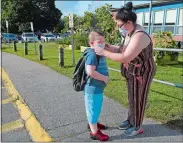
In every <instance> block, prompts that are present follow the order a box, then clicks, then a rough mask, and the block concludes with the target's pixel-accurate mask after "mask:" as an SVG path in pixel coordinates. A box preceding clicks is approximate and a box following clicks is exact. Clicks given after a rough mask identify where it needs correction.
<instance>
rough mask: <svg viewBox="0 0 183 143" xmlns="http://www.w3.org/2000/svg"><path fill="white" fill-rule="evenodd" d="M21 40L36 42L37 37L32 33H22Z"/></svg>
mask: <svg viewBox="0 0 183 143" xmlns="http://www.w3.org/2000/svg"><path fill="white" fill-rule="evenodd" d="M22 40H23V42H34V41H35V42H38V41H39V40H38V37H37V36H36V35H35V34H34V33H33V32H30V33H22Z"/></svg>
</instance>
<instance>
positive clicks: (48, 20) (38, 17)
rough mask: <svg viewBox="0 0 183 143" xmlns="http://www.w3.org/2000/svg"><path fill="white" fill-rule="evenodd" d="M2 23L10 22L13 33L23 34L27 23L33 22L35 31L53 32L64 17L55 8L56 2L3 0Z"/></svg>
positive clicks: (49, 0)
mask: <svg viewBox="0 0 183 143" xmlns="http://www.w3.org/2000/svg"><path fill="white" fill-rule="evenodd" d="M2 7H3V9H2V22H4V21H5V20H8V21H9V23H10V26H9V29H10V31H11V32H15V33H17V32H18V30H19V32H23V31H25V30H29V29H27V28H28V26H27V23H30V22H33V24H34V30H35V31H38V30H46V29H47V30H53V28H54V27H55V26H56V25H57V24H58V22H59V19H60V17H61V15H62V13H61V12H60V10H58V9H57V8H56V7H55V0H23V1H22V0H2Z"/></svg>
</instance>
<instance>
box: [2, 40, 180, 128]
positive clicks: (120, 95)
mask: <svg viewBox="0 0 183 143" xmlns="http://www.w3.org/2000/svg"><path fill="white" fill-rule="evenodd" d="M36 46H37V47H38V43H37V44H36ZM12 47H13V45H11V48H8V45H5V44H3V45H2V51H3V52H8V53H12V54H16V55H19V56H21V57H24V58H27V59H30V60H33V61H36V62H39V63H40V64H43V65H46V66H48V67H50V68H52V69H54V70H56V71H57V72H59V73H61V74H64V75H66V76H69V77H72V72H73V70H74V67H73V66H72V51H70V50H65V51H64V54H65V55H64V61H65V67H64V68H61V67H59V66H58V45H57V44H55V43H43V53H44V60H42V61H39V59H38V55H35V53H34V44H28V47H29V55H27V56H25V55H24V52H23V44H17V47H18V48H17V49H18V51H17V52H14V51H13V48H12ZM80 56H81V52H80V51H79V50H76V51H75V58H76V61H77V60H78V59H79V57H80ZM119 65H120V64H119V63H115V62H112V61H110V60H108V66H109V67H112V68H116V69H119V67H120V66H119ZM182 68H183V65H180V64H174V65H166V66H158V67H157V73H156V76H155V79H159V80H164V81H170V82H173V83H179V84H183V73H182ZM110 79H111V81H110V83H109V85H108V86H107V88H106V89H105V95H106V96H108V97H110V98H112V99H114V100H115V101H117V102H119V103H120V104H122V105H124V106H125V107H128V101H127V88H126V82H125V79H124V78H123V77H121V74H120V73H118V72H115V71H110ZM148 99H149V100H148V106H147V109H146V112H145V116H146V117H148V118H153V119H155V120H157V121H160V122H162V123H163V124H166V125H169V126H171V127H176V128H179V129H180V128H181V129H183V115H182V103H183V96H182V89H180V88H176V87H172V86H168V85H164V84H160V83H155V82H153V83H152V86H151V89H150V93H149V98H148Z"/></svg>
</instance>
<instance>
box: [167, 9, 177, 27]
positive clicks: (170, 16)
mask: <svg viewBox="0 0 183 143" xmlns="http://www.w3.org/2000/svg"><path fill="white" fill-rule="evenodd" d="M175 22H176V9H170V10H167V11H166V21H165V25H175Z"/></svg>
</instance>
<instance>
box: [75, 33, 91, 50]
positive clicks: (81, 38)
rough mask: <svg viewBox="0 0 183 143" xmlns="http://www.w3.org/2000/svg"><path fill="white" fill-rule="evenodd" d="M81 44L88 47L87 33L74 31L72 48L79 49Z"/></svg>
mask: <svg viewBox="0 0 183 143" xmlns="http://www.w3.org/2000/svg"><path fill="white" fill-rule="evenodd" d="M81 46H85V47H89V46H90V45H89V43H88V34H86V33H75V34H74V48H75V49H77V50H80V47H81Z"/></svg>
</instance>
